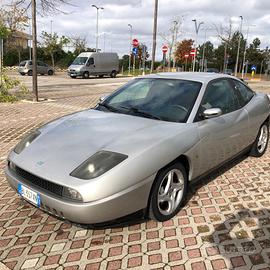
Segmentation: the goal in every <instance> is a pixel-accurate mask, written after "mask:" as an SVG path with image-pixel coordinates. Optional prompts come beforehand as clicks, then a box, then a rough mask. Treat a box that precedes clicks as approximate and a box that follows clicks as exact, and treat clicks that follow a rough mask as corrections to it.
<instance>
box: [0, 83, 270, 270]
mask: <svg viewBox="0 0 270 270" xmlns="http://www.w3.org/2000/svg"><path fill="white" fill-rule="evenodd" d="M73 90H74V89H73ZM73 90H72V91H73ZM76 90H78V93H80V90H79V89H76ZM103 91H104V89H103V90H102V89H101V88H99V89H97V90H93V92H91V93H86V92H85V91H84V92H81V96H79V95H78V96H74V95H73V96H72V97H71V96H70V94H71V90H67V92H63V93H58V92H54V94H55V97H57V99H56V100H55V101H54V102H41V103H38V104H33V103H24V102H19V103H16V104H0V261H1V263H2V265H5V266H6V267H8V268H9V269H15V270H17V269H18V270H19V269H27V268H31V269H57V270H60V269H61V270H62V269H69V270H70V269H88V270H89V269H90V270H99V269H106V270H107V269H132V268H134V269H165V270H167V269H173V270H184V269H193V270H194V269H197V270H204V269H207V270H208V269H209V270H213V269H230V267H232V268H237V267H240V268H239V269H251V268H252V266H254V267H255V268H256V269H267V265H269V261H270V252H268V249H269V248H270V240H269V239H270V211H269V208H270V203H269V201H270V188H269V179H270V169H269V168H270V150H269V149H268V150H267V151H266V153H265V155H264V156H263V157H261V158H259V159H257V158H252V157H246V158H239V159H236V160H235V161H233V162H232V164H231V165H226V166H224V167H222V168H221V169H220V170H219V171H218V172H217V173H214V174H211V175H210V176H208V177H207V178H206V179H204V180H203V181H201V182H198V183H197V184H194V185H191V186H190V193H189V194H188V195H189V200H188V201H187V204H186V205H184V206H183V207H182V209H181V211H180V212H179V213H178V214H177V215H176V216H175V217H174V218H173V219H171V220H169V221H166V222H156V221H152V220H150V221H149V220H146V221H145V222H141V223H138V224H132V225H129V226H120V227H117V228H102V229H86V227H81V226H78V225H76V224H72V223H70V222H68V221H67V222H63V221H61V220H59V219H57V218H55V217H53V216H49V215H48V214H47V213H44V212H43V211H41V210H38V209H36V208H35V207H33V206H32V205H30V204H28V203H26V202H25V201H23V200H21V198H20V197H19V196H18V195H17V194H16V193H15V192H14V191H13V190H12V189H11V188H10V187H9V185H8V184H7V181H6V179H5V176H4V172H3V169H4V167H5V165H6V157H7V155H8V152H9V151H10V149H12V148H13V147H14V146H15V145H16V143H17V142H18V141H19V139H20V138H21V137H22V136H23V135H24V134H26V133H27V132H29V131H30V130H32V129H35V128H37V127H39V126H40V125H43V124H44V123H46V122H48V121H51V120H53V119H55V118H57V117H61V116H63V115H66V114H68V113H72V112H75V111H79V110H82V109H87V108H89V107H92V106H94V104H95V103H96V102H97V101H98V98H99V96H101V95H103V94H104V93H105V92H103ZM46 95H48V93H47V94H46ZM76 95H77V94H76ZM2 265H1V264H0V269H1V267H3V266H2Z"/></svg>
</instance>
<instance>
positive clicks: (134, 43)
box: [132, 38, 139, 47]
mask: <svg viewBox="0 0 270 270" xmlns="http://www.w3.org/2000/svg"><path fill="white" fill-rule="evenodd" d="M132 45H133V47H138V46H139V40H138V39H136V38H134V39H133V40H132Z"/></svg>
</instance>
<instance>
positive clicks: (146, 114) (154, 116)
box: [120, 106, 162, 120]
mask: <svg viewBox="0 0 270 270" xmlns="http://www.w3.org/2000/svg"><path fill="white" fill-rule="evenodd" d="M120 107H121V108H123V109H126V110H128V111H130V112H132V113H135V114H136V115H140V116H143V117H146V118H151V119H157V120H162V119H161V118H160V117H158V116H156V115H153V114H151V113H149V112H146V111H143V110H140V109H138V108H137V107H125V106H120Z"/></svg>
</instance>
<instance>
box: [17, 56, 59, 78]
mask: <svg viewBox="0 0 270 270" xmlns="http://www.w3.org/2000/svg"><path fill="white" fill-rule="evenodd" d="M18 72H19V73H20V74H21V75H23V76H24V75H26V74H27V75H28V76H32V74H33V62H32V61H31V60H25V61H22V62H21V63H20V64H19V67H18ZM37 73H38V74H40V75H45V74H47V75H53V74H54V70H53V67H51V66H49V65H47V64H46V63H44V62H41V61H37Z"/></svg>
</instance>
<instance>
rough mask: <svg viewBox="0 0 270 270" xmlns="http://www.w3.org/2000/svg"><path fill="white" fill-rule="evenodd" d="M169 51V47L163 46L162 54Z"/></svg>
mask: <svg viewBox="0 0 270 270" xmlns="http://www.w3.org/2000/svg"><path fill="white" fill-rule="evenodd" d="M167 51H168V46H167V45H163V46H162V52H163V53H166V52H167Z"/></svg>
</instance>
